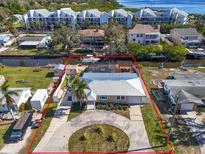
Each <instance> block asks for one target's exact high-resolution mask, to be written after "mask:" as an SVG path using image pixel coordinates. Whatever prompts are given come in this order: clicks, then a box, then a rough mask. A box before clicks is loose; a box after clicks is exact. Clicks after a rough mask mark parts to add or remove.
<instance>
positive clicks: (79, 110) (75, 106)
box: [68, 103, 86, 121]
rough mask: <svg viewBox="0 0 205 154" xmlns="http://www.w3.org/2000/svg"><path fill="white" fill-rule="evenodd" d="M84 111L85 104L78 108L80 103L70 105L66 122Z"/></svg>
mask: <svg viewBox="0 0 205 154" xmlns="http://www.w3.org/2000/svg"><path fill="white" fill-rule="evenodd" d="M85 110H86V104H85V103H83V104H82V106H80V103H73V104H72V105H71V110H70V113H69V115H68V121H69V120H71V119H73V118H75V117H77V116H79V115H80V114H81V113H83V112H84V111H85Z"/></svg>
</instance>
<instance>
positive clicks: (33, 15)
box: [24, 8, 188, 28]
mask: <svg viewBox="0 0 205 154" xmlns="http://www.w3.org/2000/svg"><path fill="white" fill-rule="evenodd" d="M133 17H135V18H136V19H137V22H138V23H142V24H185V23H186V22H187V20H188V14H187V13H186V12H184V11H181V10H179V9H176V8H174V9H171V10H169V11H154V10H151V9H150V8H144V9H141V10H140V11H138V12H136V13H131V12H129V11H125V10H124V9H117V10H112V11H110V12H100V11H99V10H97V9H91V10H84V11H82V12H74V11H73V10H72V9H71V8H62V9H60V10H56V11H53V12H49V11H48V10H46V9H36V10H29V11H28V13H27V14H26V15H24V21H25V23H26V25H27V27H29V26H30V25H31V23H41V25H44V26H45V25H48V26H52V25H54V26H55V25H59V24H68V25H71V26H72V27H76V26H80V27H81V28H86V27H89V26H98V25H107V24H108V23H109V21H110V20H111V19H113V20H114V21H116V22H118V23H119V24H122V25H125V26H128V27H131V26H132V23H133Z"/></svg>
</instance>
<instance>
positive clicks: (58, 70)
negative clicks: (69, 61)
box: [54, 64, 65, 77]
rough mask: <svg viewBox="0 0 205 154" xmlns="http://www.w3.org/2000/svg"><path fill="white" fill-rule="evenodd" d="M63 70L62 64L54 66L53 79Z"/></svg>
mask: <svg viewBox="0 0 205 154" xmlns="http://www.w3.org/2000/svg"><path fill="white" fill-rule="evenodd" d="M64 68H65V65H64V64H56V65H55V66H54V76H55V77H58V76H59V75H60V74H61V73H62V71H63V70H64Z"/></svg>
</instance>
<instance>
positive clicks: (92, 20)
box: [76, 9, 109, 27]
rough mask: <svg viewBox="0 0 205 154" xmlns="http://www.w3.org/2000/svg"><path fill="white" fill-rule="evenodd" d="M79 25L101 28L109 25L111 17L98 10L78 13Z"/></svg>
mask: <svg viewBox="0 0 205 154" xmlns="http://www.w3.org/2000/svg"><path fill="white" fill-rule="evenodd" d="M76 18H77V22H76V23H77V24H78V25H79V26H80V27H87V26H99V25H105V24H108V18H109V15H108V13H106V12H100V11H99V10H97V9H92V10H84V11H82V12H78V13H77V17H76Z"/></svg>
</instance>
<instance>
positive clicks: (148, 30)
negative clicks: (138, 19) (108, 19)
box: [128, 24, 160, 45]
mask: <svg viewBox="0 0 205 154" xmlns="http://www.w3.org/2000/svg"><path fill="white" fill-rule="evenodd" d="M128 40H129V41H132V42H135V43H139V44H142V45H150V44H151V45H158V44H159V43H160V29H159V27H158V26H155V27H153V26H151V25H143V24H136V25H135V27H134V28H133V29H130V30H129V32H128Z"/></svg>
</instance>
